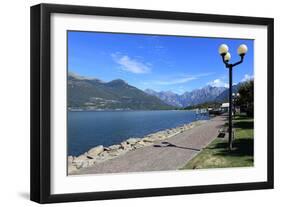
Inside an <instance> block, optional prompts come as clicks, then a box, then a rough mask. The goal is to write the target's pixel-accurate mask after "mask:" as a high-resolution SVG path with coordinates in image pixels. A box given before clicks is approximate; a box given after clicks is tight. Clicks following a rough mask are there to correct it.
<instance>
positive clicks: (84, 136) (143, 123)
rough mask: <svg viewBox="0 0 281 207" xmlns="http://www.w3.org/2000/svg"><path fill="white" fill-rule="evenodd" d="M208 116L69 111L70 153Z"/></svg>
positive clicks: (180, 112) (192, 113)
mask: <svg viewBox="0 0 281 207" xmlns="http://www.w3.org/2000/svg"><path fill="white" fill-rule="evenodd" d="M199 119H209V117H208V116H201V115H200V116H198V115H196V113H195V112H194V111H102V112H94V111H87V112H86V111H84V112H68V132H67V133H68V155H74V156H77V155H80V154H82V153H84V152H86V151H88V150H89V149H91V148H92V147H94V146H97V145H103V146H110V145H113V144H118V143H120V142H122V141H123V140H125V139H128V138H130V137H140V138H141V137H144V136H145V135H147V134H150V133H154V132H157V131H160V130H164V129H168V128H174V127H177V126H180V125H183V124H186V123H190V122H193V121H196V120H199Z"/></svg>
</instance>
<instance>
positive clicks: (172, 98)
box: [145, 86, 228, 107]
mask: <svg viewBox="0 0 281 207" xmlns="http://www.w3.org/2000/svg"><path fill="white" fill-rule="evenodd" d="M225 91H228V89H227V88H225V87H213V86H206V87H204V88H201V89H195V90H193V91H190V92H185V93H183V94H181V95H179V94H176V93H173V92H171V91H167V92H165V91H162V92H156V91H154V90H151V89H146V90H145V92H146V93H148V94H150V95H153V96H156V97H158V98H159V99H161V100H163V101H164V102H165V103H167V104H169V105H172V106H177V107H186V106H192V105H197V104H201V103H205V102H212V101H217V100H219V101H224V96H222V97H221V98H220V99H217V98H218V97H219V96H220V95H221V94H222V93H224V92H225Z"/></svg>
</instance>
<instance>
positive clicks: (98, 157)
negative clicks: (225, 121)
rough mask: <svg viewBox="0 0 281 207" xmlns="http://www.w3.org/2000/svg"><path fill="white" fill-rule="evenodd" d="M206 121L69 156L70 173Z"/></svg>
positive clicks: (166, 137)
mask: <svg viewBox="0 0 281 207" xmlns="http://www.w3.org/2000/svg"><path fill="white" fill-rule="evenodd" d="M204 122H206V120H199V121H195V122H192V123H189V124H184V125H181V126H178V127H175V128H171V129H166V130H162V131H158V132H155V133H152V134H149V135H147V136H145V137H143V138H129V139H127V140H125V141H123V142H121V143H120V144H116V145H111V146H109V147H104V146H102V145H99V146H96V147H94V148H91V149H90V150H89V151H88V152H85V153H84V154H81V155H79V156H77V157H75V156H68V158H67V161H68V174H73V173H75V172H76V171H79V169H81V168H87V167H91V166H94V165H95V164H98V163H101V162H105V161H107V160H110V159H114V158H116V157H118V156H120V155H123V154H125V153H127V152H129V151H132V150H136V149H138V148H142V147H146V146H151V145H153V144H154V143H155V142H157V141H162V140H165V139H168V138H170V137H173V136H175V135H177V134H179V133H182V132H184V131H186V130H190V129H192V128H193V127H194V126H197V125H200V124H202V123H204Z"/></svg>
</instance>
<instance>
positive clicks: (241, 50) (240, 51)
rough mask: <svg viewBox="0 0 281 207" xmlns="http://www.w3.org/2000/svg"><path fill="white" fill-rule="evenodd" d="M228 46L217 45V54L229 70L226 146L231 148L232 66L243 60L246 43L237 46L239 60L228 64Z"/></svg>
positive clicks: (246, 49) (229, 57)
mask: <svg viewBox="0 0 281 207" xmlns="http://www.w3.org/2000/svg"><path fill="white" fill-rule="evenodd" d="M228 50H229V49H228V46H227V45H226V44H222V45H220V47H219V54H220V55H221V57H222V61H223V63H224V64H225V67H226V68H228V69H229V70H228V71H229V96H228V100H229V110H228V148H229V150H232V141H233V139H232V68H233V67H235V66H237V65H239V64H241V63H242V62H243V60H244V56H245V54H246V53H247V51H248V48H247V46H246V45H244V44H242V45H240V46H239V47H238V49H237V53H238V55H239V56H240V60H239V61H238V62H236V63H233V64H230V63H229V61H230V59H231V55H230V53H229V52H228Z"/></svg>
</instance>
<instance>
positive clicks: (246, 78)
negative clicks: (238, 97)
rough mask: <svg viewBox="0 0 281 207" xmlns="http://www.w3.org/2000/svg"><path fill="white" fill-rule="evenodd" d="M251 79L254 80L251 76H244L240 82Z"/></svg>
mask: <svg viewBox="0 0 281 207" xmlns="http://www.w3.org/2000/svg"><path fill="white" fill-rule="evenodd" d="M252 79H254V76H253V75H249V74H245V75H244V78H243V79H242V80H241V82H245V81H249V80H252Z"/></svg>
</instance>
